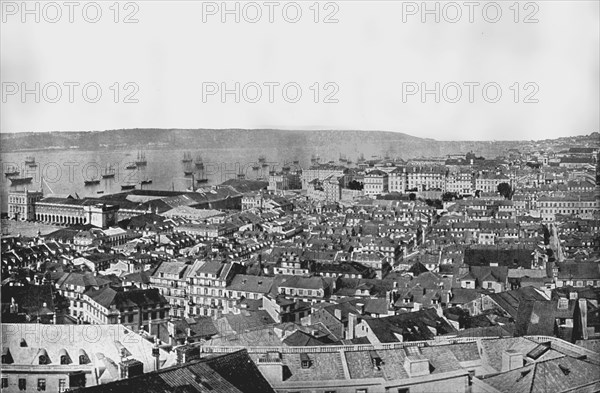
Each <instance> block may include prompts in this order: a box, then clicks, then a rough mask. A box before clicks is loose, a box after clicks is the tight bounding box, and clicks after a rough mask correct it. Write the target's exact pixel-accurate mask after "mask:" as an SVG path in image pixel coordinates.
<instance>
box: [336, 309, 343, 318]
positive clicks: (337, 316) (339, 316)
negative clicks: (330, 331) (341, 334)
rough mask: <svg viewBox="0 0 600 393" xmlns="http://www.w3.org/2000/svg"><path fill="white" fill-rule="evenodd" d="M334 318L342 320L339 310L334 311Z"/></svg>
mask: <svg viewBox="0 0 600 393" xmlns="http://www.w3.org/2000/svg"><path fill="white" fill-rule="evenodd" d="M335 318H336V319H339V320H340V321H341V320H342V310H340V309H339V308H336V309H335Z"/></svg>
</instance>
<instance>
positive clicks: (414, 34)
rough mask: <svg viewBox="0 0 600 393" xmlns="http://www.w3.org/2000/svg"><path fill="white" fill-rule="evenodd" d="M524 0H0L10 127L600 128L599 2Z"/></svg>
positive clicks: (452, 133)
mask: <svg viewBox="0 0 600 393" xmlns="http://www.w3.org/2000/svg"><path fill="white" fill-rule="evenodd" d="M514 3H515V2H513V1H499V2H497V3H494V2H485V1H484V2H477V1H474V2H471V3H468V2H465V1H458V2H450V3H449V2H435V1H428V2H427V9H424V7H423V5H422V4H423V3H422V2H421V1H418V2H403V1H395V2H394V1H381V2H374V1H370V2H366V1H338V2H324V1H321V2H320V3H317V6H315V5H314V2H313V1H299V2H296V3H294V2H276V1H274V2H270V3H269V2H263V1H259V2H255V3H248V2H240V3H237V2H228V3H227V5H226V7H227V9H229V10H233V12H232V13H230V14H228V13H226V12H223V11H224V10H223V3H222V2H221V1H219V2H200V1H197V2H194V1H181V2H166V1H165V2H162V1H145V2H129V3H125V2H121V3H119V4H118V7H115V6H114V5H113V2H98V3H93V2H75V3H74V4H75V5H74V6H73V8H69V7H70V6H67V5H65V4H64V3H63V2H62V1H58V2H56V3H51V4H50V5H49V3H46V2H41V3H37V2H29V9H30V11H32V13H31V14H29V13H27V12H25V10H23V8H22V5H21V4H22V3H21V1H17V2H11V1H1V4H2V18H3V20H2V24H1V31H0V36H1V38H0V48H1V64H0V65H1V77H2V108H1V109H2V111H1V116H0V117H1V120H0V126H1V131H2V132H23V131H53V130H62V131H79V130H105V129H116V128H144V127H153V128H286V129H355V130H389V131H400V132H405V133H408V134H411V135H415V136H420V137H428V138H435V139H443V140H449V139H459V140H488V139H495V140H506V139H527V140H529V139H545V138H554V137H559V136H566V135H578V134H588V133H591V132H594V131H598V130H599V108H600V101H599V86H600V79H599V73H600V63H599V57H600V56H599V48H600V39H599V37H600V31H599V14H600V12H599V3H600V2H598V1H597V0H593V1H538V2H525V1H522V2H519V3H517V6H515V5H514ZM36 4H37V7H38V8H37V10H36V9H35V8H34V7H35V6H36ZM111 7H112V8H111ZM236 7H237V10H238V11H239V12H237V11H236ZM436 7H437V10H436ZM98 10H100V11H101V15H98V14H97V11H98ZM428 10H429V11H431V13H427V11H428ZM117 11H118V12H117ZM259 12H260V15H259ZM298 12H301V14H298ZM498 12H500V13H501V14H499V13H498ZM59 13H60V15H59ZM69 14H71V15H69ZM36 17H38V18H39V21H36V20H35V18H36ZM70 17H72V19H73V22H72V23H70V21H69V18H70ZM236 17H238V18H239V21H238V22H236V20H235V18H236ZM436 17H438V18H439V21H436V20H435V19H436ZM222 18H225V21H224V22H223V20H222ZM270 18H272V22H271V21H270V20H269V19H270ZM423 18H425V20H424V21H423ZM23 19H24V20H23ZM115 19H116V20H117V22H116V23H115ZM125 19H128V20H129V21H135V20H137V23H124V21H125ZM470 19H471V20H472V22H471V21H470ZM94 20H97V21H96V22H95V23H92V22H93V21H94ZM315 20H316V21H315ZM325 21H328V22H335V23H325ZM526 21H528V22H534V23H525V22H526ZM52 22H55V23H52ZM253 22H255V23H253ZM293 22H295V23H293ZM453 22H454V23H453ZM36 82H37V83H39V88H37V89H36ZM115 83H116V84H115ZM127 83H130V84H127ZM236 83H239V89H237V91H236ZM436 83H439V88H438V89H437V91H436ZM84 85H85V86H86V90H85V92H84V89H83V86H84ZM284 86H285V89H284ZM484 86H485V89H484ZM24 89H28V90H30V91H31V92H30V93H27V94H25V95H22V93H23V90H24ZM98 89H100V90H101V95H97V94H96V93H97V90H98ZM223 89H227V90H228V91H229V93H227V94H225V95H224V96H223V95H221V92H222V91H223ZM423 89H426V90H427V91H428V93H427V94H425V95H424V96H422V94H421V92H422V91H423ZM36 90H37V92H36ZM70 92H71V93H72V97H69V96H70V94H69V93H70ZM298 92H300V95H299V94H298ZM59 93H60V95H59ZM117 93H118V94H117ZM259 93H260V95H259ZM459 93H461V95H458V94H459ZM498 93H500V94H498ZM36 95H37V97H36ZM436 96H437V97H436ZM470 96H471V97H470ZM70 98H71V100H72V101H73V102H70ZM236 99H237V100H238V101H239V102H236ZM436 99H437V100H439V102H436ZM36 100H39V102H36ZM115 100H116V101H117V102H116V103H115ZM88 101H90V102H88ZM93 101H96V102H93ZM125 101H134V102H125ZM135 101H137V102H135ZM271 101H272V102H271ZM315 101H317V102H315ZM471 101H472V102H471ZM515 101H517V102H515Z"/></svg>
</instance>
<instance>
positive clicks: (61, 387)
mask: <svg viewBox="0 0 600 393" xmlns="http://www.w3.org/2000/svg"><path fill="white" fill-rule="evenodd" d="M66 390H67V380H66V379H59V380H58V391H59V392H60V393H62V392H64V391H66Z"/></svg>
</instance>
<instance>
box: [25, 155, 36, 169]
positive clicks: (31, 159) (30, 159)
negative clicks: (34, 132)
mask: <svg viewBox="0 0 600 393" xmlns="http://www.w3.org/2000/svg"><path fill="white" fill-rule="evenodd" d="M25 165H27V166H31V167H36V166H37V164H36V162H35V157H33V156H27V157H25Z"/></svg>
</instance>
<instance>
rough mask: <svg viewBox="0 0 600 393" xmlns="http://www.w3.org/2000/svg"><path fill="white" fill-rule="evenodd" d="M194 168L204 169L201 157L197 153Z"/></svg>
mask: <svg viewBox="0 0 600 393" xmlns="http://www.w3.org/2000/svg"><path fill="white" fill-rule="evenodd" d="M196 168H198V169H204V161H202V157H200V155H199V154H198V155H197V156H196Z"/></svg>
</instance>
